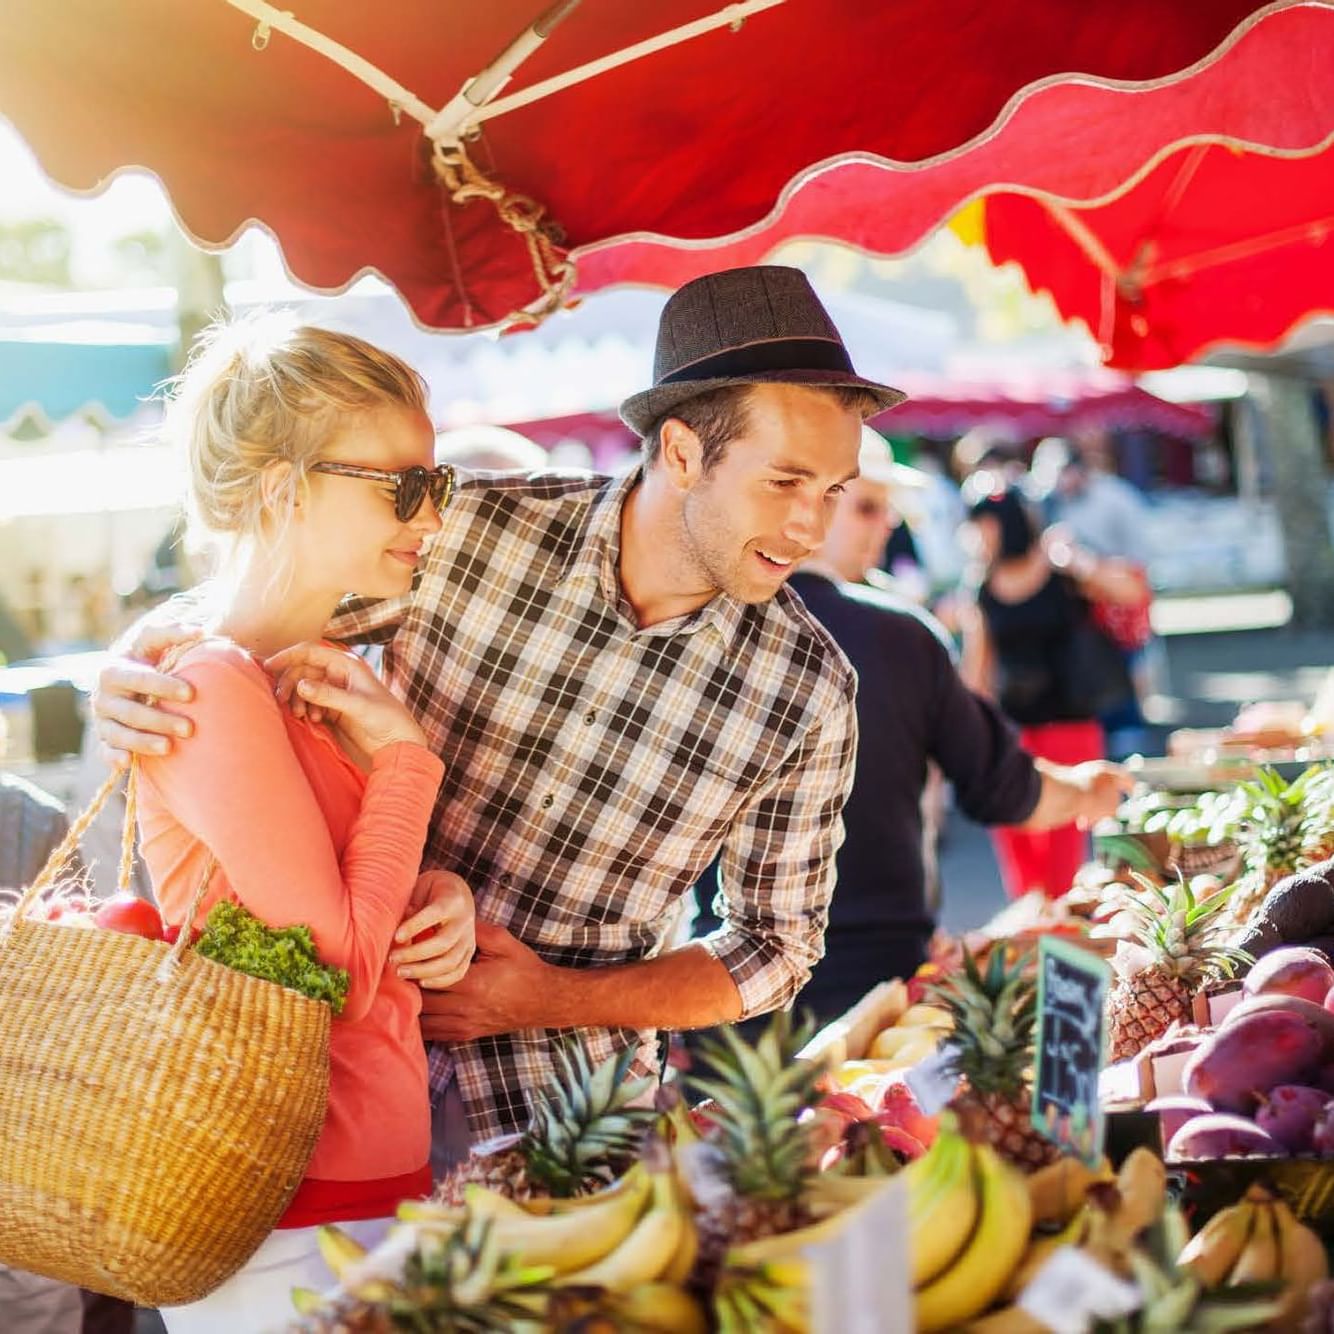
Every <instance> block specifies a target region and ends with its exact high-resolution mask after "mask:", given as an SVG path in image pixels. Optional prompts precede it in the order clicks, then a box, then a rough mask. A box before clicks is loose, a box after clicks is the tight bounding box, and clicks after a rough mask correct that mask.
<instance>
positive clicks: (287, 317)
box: [164, 312, 427, 563]
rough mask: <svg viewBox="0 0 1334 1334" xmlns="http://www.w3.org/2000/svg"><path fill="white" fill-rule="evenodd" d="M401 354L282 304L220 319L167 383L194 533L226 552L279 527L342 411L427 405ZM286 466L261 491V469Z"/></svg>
mask: <svg viewBox="0 0 1334 1334" xmlns="http://www.w3.org/2000/svg"><path fill="white" fill-rule="evenodd" d="M426 392H427V391H426V384H425V381H424V380H423V379H422V377H421V376H420V375H418V373H417V372H416V371H414V370H413V369H412V367H410V366H409V365H407V363H406V362H404V361H402V360H400V359H399V358H398V357H396V356H394V355H393V354H392V353H390V352H385V351H383V350H382V349H381V348H378V347H374V346H372V345H371V344H370V343H367V342H365V341H364V340H363V339H360V338H356V337H354V336H353V335H351V334H344V333H335V332H333V331H331V330H328V329H317V328H314V327H312V326H311V325H305V324H299V323H297V321H296V318H295V317H294V316H293V315H291V314H290V313H287V312H266V313H264V314H261V315H257V316H248V317H245V318H242V319H239V320H232V321H219V322H217V323H214V324H213V325H211V326H210V327H209V328H208V329H207V330H205V331H204V333H202V334H201V335H200V337H199V340H198V342H197V343H196V345H195V348H194V350H193V351H192V352H191V354H190V359H189V362H188V363H187V365H186V367H185V369H184V370H183V371H182V372H181V373H180V375H178V376H177V377H176V378H175V379H174V380H172V381H171V382H170V383H169V384H168V386H167V410H166V417H165V421H164V431H165V434H166V436H167V439H168V440H169V441H171V442H172V443H174V444H175V445H176V446H177V447H178V449H179V450H180V451H181V452H182V454H183V456H184V460H185V466H186V473H187V479H188V488H187V503H186V514H187V519H188V530H189V536H190V538H191V540H192V541H194V542H202V543H204V544H206V545H210V546H213V547H215V548H218V553H217V554H218V556H219V557H220V558H221V559H222V561H223V562H224V563H226V562H229V561H230V560H232V559H234V558H235V557H236V556H237V555H238V554H239V552H240V551H241V550H242V549H244V548H246V547H247V546H250V545H252V544H254V543H256V542H258V540H259V539H260V537H261V536H263V535H266V524H267V525H268V528H267V536H269V537H270V538H280V537H281V535H282V533H283V532H284V531H285V528H286V524H287V523H288V522H289V521H290V516H291V511H292V507H293V505H294V504H295V502H296V501H297V500H298V499H299V498H300V497H301V496H302V495H303V494H304V493H305V490H306V486H307V477H308V473H309V470H310V466H311V464H313V463H315V462H317V461H318V460H319V458H320V457H321V451H322V450H323V449H324V448H325V446H326V445H327V444H328V443H329V441H330V440H331V439H333V437H334V436H335V435H336V434H337V432H338V430H339V428H340V426H341V425H342V424H343V422H344V420H345V418H346V416H347V415H348V414H349V413H361V412H367V411H370V410H372V409H375V408H381V407H404V408H411V409H415V410H419V411H425V408H426ZM274 463H286V464H288V465H289V467H288V471H287V476H286V480H285V482H284V483H283V486H282V489H281V491H280V492H279V493H278V494H277V495H276V496H275V495H270V496H269V497H268V498H267V499H266V497H265V494H264V474H265V471H266V470H267V469H268V468H269V467H270V465H272V464H274Z"/></svg>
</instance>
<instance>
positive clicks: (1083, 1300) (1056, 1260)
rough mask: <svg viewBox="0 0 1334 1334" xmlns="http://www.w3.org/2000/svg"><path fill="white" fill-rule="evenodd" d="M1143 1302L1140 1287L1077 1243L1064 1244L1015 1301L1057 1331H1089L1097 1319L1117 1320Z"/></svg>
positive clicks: (1057, 1333) (1073, 1333)
mask: <svg viewBox="0 0 1334 1334" xmlns="http://www.w3.org/2000/svg"><path fill="white" fill-rule="evenodd" d="M1141 1304H1142V1298H1141V1296H1140V1291H1139V1289H1138V1288H1137V1287H1136V1286H1135V1285H1134V1284H1133V1283H1126V1282H1125V1281H1124V1280H1122V1279H1119V1278H1117V1276H1116V1275H1115V1274H1113V1273H1110V1272H1109V1271H1108V1270H1106V1269H1104V1268H1103V1267H1102V1265H1100V1264H1099V1263H1098V1262H1097V1261H1096V1260H1094V1259H1092V1258H1090V1257H1089V1256H1088V1255H1087V1254H1086V1253H1085V1252H1084V1251H1081V1250H1080V1249H1079V1248H1078V1247H1076V1246H1062V1247H1061V1248H1060V1250H1058V1251H1053V1252H1052V1255H1051V1259H1049V1260H1048V1261H1047V1263H1046V1264H1045V1265H1043V1266H1042V1268H1041V1269H1039V1270H1038V1272H1037V1273H1036V1274H1035V1275H1034V1277H1033V1280H1032V1281H1031V1282H1030V1283H1029V1285H1028V1286H1027V1287H1026V1288H1025V1289H1024V1290H1023V1292H1022V1293H1021V1294H1020V1295H1019V1301H1018V1302H1017V1303H1016V1305H1018V1306H1019V1307H1020V1309H1021V1310H1024V1311H1027V1312H1028V1314H1029V1315H1031V1316H1032V1317H1033V1319H1034V1320H1040V1321H1041V1322H1042V1323H1043V1324H1044V1325H1046V1326H1047V1327H1048V1328H1049V1329H1051V1330H1052V1331H1054V1334H1087V1331H1088V1330H1090V1329H1092V1328H1093V1323H1094V1321H1095V1320H1117V1319H1119V1318H1120V1317H1122V1316H1126V1315H1129V1314H1130V1313H1131V1312H1132V1311H1134V1310H1137V1309H1138V1308H1139V1307H1140V1305H1141Z"/></svg>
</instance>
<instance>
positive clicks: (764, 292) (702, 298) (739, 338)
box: [621, 264, 905, 436]
mask: <svg viewBox="0 0 1334 1334" xmlns="http://www.w3.org/2000/svg"><path fill="white" fill-rule="evenodd" d="M775 383H776V384H800V385H808V386H810V387H811V388H812V389H821V388H832V387H834V386H839V385H842V386H847V387H849V388H854V389H865V390H866V391H867V392H868V393H870V394H872V395H874V396H875V398H876V399H877V400H878V401H879V403H880V406H881V408H892V407H893V406H894V404H895V403H901V402H902V401H903V399H904V398H905V395H904V394H903V393H901V392H900V391H899V390H897V389H891V388H890V387H889V385H884V384H877V383H876V382H875V381H873V380H864V379H862V377H861V376H860V375H858V374H857V372H856V371H855V370H853V368H852V359H851V358H850V357H849V356H848V350H847V348H846V347H844V346H843V339H842V337H841V336H840V335H839V332H838V330H837V329H836V328H835V327H834V322H833V320H831V319H830V318H829V313H828V311H826V310H825V308H824V307H823V306H822V305H821V304H820V298H819V297H818V296H816V295H815V289H814V288H813V287H812V286H811V284H810V281H809V280H808V279H807V277H806V275H805V274H804V273H802V271H801V270H800V269H791V268H787V267H785V266H784V265H781V264H760V265H755V266H752V267H750V268H745V269H727V270H725V271H724V272H722V273H710V274H706V275H705V276H704V277H703V278H696V279H695V280H694V281H693V282H688V283H686V285H685V286H684V287H682V288H681V289H680V290H679V291H677V292H674V293H673V294H672V296H671V297H670V298H669V300H668V302H667V304H666V305H665V306H664V307H663V308H662V317H661V319H660V320H659V321H658V345H657V350H656V352H655V354H654V357H653V388H652V389H645V390H644V391H643V392H642V393H639V394H632V395H631V396H630V397H629V398H627V399H626V400H625V402H624V403H622V404H621V420H622V421H623V422H625V424H626V425H627V426H629V427H630V428H631V429H632V430H634V431H637V432H638V433H639V434H640V435H641V436H642V435H647V434H648V432H649V431H650V430H652V428H653V426H654V425H655V423H657V422H659V421H661V420H662V419H663V418H664V417H666V416H669V415H670V414H671V412H672V409H673V408H676V407H678V406H679V405H680V404H682V403H684V402H686V401H687V399H691V398H696V397H698V396H699V395H700V394H706V393H708V392H709V390H711V389H721V388H722V387H723V386H724V385H731V384H775Z"/></svg>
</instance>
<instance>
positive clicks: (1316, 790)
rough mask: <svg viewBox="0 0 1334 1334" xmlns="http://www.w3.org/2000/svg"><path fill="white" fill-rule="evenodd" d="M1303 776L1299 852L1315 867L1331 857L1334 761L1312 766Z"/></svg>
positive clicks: (1333, 826)
mask: <svg viewBox="0 0 1334 1334" xmlns="http://www.w3.org/2000/svg"><path fill="white" fill-rule="evenodd" d="M1302 779H1303V783H1304V790H1303V794H1302V807H1303V816H1302V853H1303V855H1304V856H1305V858H1306V860H1307V863H1308V865H1312V866H1314V865H1315V863H1316V862H1323V861H1326V860H1328V859H1329V858H1330V857H1334V764H1320V765H1313V766H1312V767H1311V768H1310V769H1308V770H1307V771H1306V773H1304V774H1303V775H1302Z"/></svg>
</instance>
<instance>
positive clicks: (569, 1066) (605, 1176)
mask: <svg viewBox="0 0 1334 1334" xmlns="http://www.w3.org/2000/svg"><path fill="white" fill-rule="evenodd" d="M633 1059H634V1051H633V1049H632V1048H627V1049H626V1050H625V1051H623V1052H621V1053H620V1054H619V1055H617V1056H613V1057H610V1058H608V1059H607V1060H606V1061H604V1062H603V1063H602V1064H601V1065H600V1066H598V1068H597V1069H596V1070H594V1069H593V1068H592V1065H591V1062H590V1061H589V1057H588V1053H587V1051H586V1050H585V1049H584V1047H583V1046H582V1044H571V1045H570V1046H568V1047H565V1048H563V1049H561V1050H558V1051H557V1052H556V1063H557V1065H558V1067H559V1076H558V1077H557V1078H556V1079H555V1080H554V1081H553V1082H552V1083H551V1084H549V1085H548V1086H547V1087H546V1088H545V1089H544V1090H543V1091H542V1092H541V1093H540V1094H539V1095H538V1097H537V1098H536V1099H535V1100H534V1105H533V1116H532V1121H531V1122H530V1124H529V1126H528V1130H527V1132H526V1133H525V1134H523V1135H517V1136H511V1137H509V1139H508V1140H507V1141H504V1142H503V1143H501V1144H500V1145H499V1146H498V1147H497V1148H496V1149H495V1150H494V1151H493V1152H490V1153H476V1152H474V1154H473V1155H472V1157H471V1158H469V1159H468V1161H467V1162H466V1163H463V1164H461V1165H460V1166H459V1167H457V1168H455V1169H454V1171H452V1172H451V1173H450V1174H449V1175H448V1176H447V1177H446V1178H445V1179H444V1180H443V1181H442V1182H441V1183H440V1185H439V1186H438V1187H437V1189H436V1199H437V1200H440V1201H442V1202H443V1203H445V1204H454V1205H458V1204H462V1203H464V1193H465V1190H466V1187H467V1186H468V1185H469V1184H470V1183H473V1182H475V1183H477V1184H479V1185H482V1186H487V1187H489V1188H490V1189H492V1190H496V1191H499V1192H501V1194H503V1195H507V1196H509V1197H510V1199H514V1200H528V1199H533V1198H536V1197H543V1196H558V1197H566V1196H571V1195H584V1194H588V1193H590V1192H592V1191H596V1190H599V1189H600V1188H601V1187H603V1186H605V1185H608V1184H609V1183H610V1182H611V1181H613V1180H614V1179H615V1178H616V1177H617V1176H619V1175H620V1174H621V1173H622V1172H623V1171H624V1170H625V1169H626V1168H627V1167H629V1166H630V1164H631V1163H632V1162H633V1161H634V1158H635V1155H636V1154H637V1152H638V1151H639V1147H640V1141H641V1140H642V1138H643V1136H644V1132H645V1131H646V1130H647V1129H648V1127H649V1126H650V1125H652V1124H653V1122H654V1120H655V1119H656V1116H657V1113H656V1112H655V1111H654V1110H653V1109H652V1108H651V1107H632V1106H630V1103H632V1102H634V1101H635V1100H636V1099H638V1098H641V1097H643V1096H644V1095H645V1094H646V1093H647V1092H648V1090H649V1089H650V1087H651V1086H652V1083H653V1081H652V1080H651V1079H647V1078H644V1079H631V1080H627V1079H626V1075H627V1074H628V1073H629V1070H630V1062H631V1061H632V1060H633Z"/></svg>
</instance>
